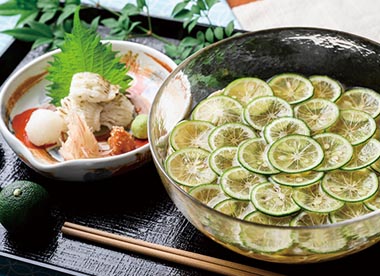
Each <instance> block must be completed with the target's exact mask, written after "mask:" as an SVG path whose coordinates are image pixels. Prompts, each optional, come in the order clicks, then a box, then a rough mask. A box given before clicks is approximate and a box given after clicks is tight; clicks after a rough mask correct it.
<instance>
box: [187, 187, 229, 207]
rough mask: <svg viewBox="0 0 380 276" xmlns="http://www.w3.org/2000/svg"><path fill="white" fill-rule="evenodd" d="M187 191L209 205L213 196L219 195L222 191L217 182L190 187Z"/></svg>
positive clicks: (213, 198)
mask: <svg viewBox="0 0 380 276" xmlns="http://www.w3.org/2000/svg"><path fill="white" fill-rule="evenodd" d="M188 193H189V195H191V196H192V197H194V198H196V199H197V200H199V201H200V202H202V203H204V204H206V205H209V204H210V202H212V201H213V200H215V198H218V197H220V196H221V195H222V194H223V191H222V189H220V186H219V185H218V184H202V185H198V186H195V187H193V188H191V189H190V190H189V192H188ZM211 207H212V206H211Z"/></svg>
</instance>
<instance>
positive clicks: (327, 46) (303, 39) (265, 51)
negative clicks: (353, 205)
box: [149, 28, 380, 263]
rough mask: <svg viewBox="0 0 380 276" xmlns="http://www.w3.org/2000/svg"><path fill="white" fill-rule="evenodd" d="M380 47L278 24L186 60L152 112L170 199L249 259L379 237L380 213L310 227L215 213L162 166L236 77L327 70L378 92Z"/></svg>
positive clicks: (156, 156) (291, 257) (300, 255)
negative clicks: (174, 138)
mask: <svg viewBox="0 0 380 276" xmlns="http://www.w3.org/2000/svg"><path fill="white" fill-rule="evenodd" d="M379 64H380V45H379V44H377V43H375V42H373V41H370V40H368V39H365V38H362V37H358V36H354V35H352V34H348V33H342V32H338V31H333V30H326V29H315V28H281V29H270V30H264V31H259V32H253V33H245V34H242V35H239V36H236V37H233V38H229V39H226V40H224V41H221V42H218V43H215V44H213V45H211V46H209V47H206V48H205V49H203V50H201V51H199V52H198V53H196V54H194V55H193V56H191V57H189V58H188V59H187V60H185V61H184V62H183V63H181V64H180V65H179V66H178V67H177V68H176V69H175V70H174V71H173V72H172V73H171V74H170V75H169V77H168V78H167V79H166V80H165V82H164V83H163V85H162V86H161V88H160V90H159V92H158V93H157V95H156V97H155V99H154V101H153V105H152V109H151V112H150V117H149V139H150V148H151V152H152V156H153V161H154V164H155V166H156V168H157V171H158V173H159V175H160V178H161V180H162V182H163V185H164V186H165V188H166V190H167V192H168V194H169V196H170V198H171V199H172V200H173V202H174V203H175V205H176V206H177V208H178V209H179V210H180V211H181V212H182V213H183V215H184V216H185V217H186V218H187V219H188V220H189V221H190V222H191V223H192V224H193V225H194V226H195V227H196V228H197V229H198V230H199V231H201V232H202V233H203V234H205V235H207V236H208V237H210V238H211V239H213V240H214V241H216V242H218V243H220V244H222V245H223V246H225V247H226V248H229V249H230V250H233V251H235V252H238V253H240V254H242V255H244V256H248V257H251V258H255V259H259V260H264V261H269V262H277V263H313V262H320V261H327V260H332V259H337V258H341V257H344V256H347V255H350V254H353V253H355V252H358V251H361V250H363V249H365V248H368V247H369V246H371V245H373V244H375V243H376V242H378V241H379V240H380V211H379V210H378V211H373V212H371V213H369V214H367V215H363V216H360V217H357V218H355V219H351V220H347V221H344V222H339V223H335V224H328V225H320V226H313V227H288V226H269V225H262V224H256V223H253V222H248V221H243V220H240V219H236V218H233V217H231V216H227V215H225V214H223V213H221V212H218V211H216V210H214V209H212V208H210V207H208V206H206V205H205V204H203V203H200V202H199V201H197V200H196V199H194V198H192V197H191V196H190V195H188V194H187V192H186V191H185V190H183V189H182V188H180V187H179V186H178V185H177V184H176V183H175V182H174V181H173V180H172V179H171V178H170V177H169V175H168V174H167V173H166V172H165V170H164V166H163V163H164V160H165V157H166V155H167V151H168V134H169V132H170V131H171V130H172V128H173V127H174V125H175V124H176V123H177V122H179V121H180V120H182V119H184V118H186V117H187V116H188V115H189V114H190V112H191V111H192V109H193V108H194V106H195V105H196V104H197V103H198V102H199V101H201V100H202V99H204V98H205V97H207V96H208V95H209V94H211V93H212V92H214V91H217V90H219V89H222V88H224V87H225V86H226V85H227V84H228V83H229V82H231V81H232V80H234V79H236V78H239V77H259V78H261V79H264V80H266V79H268V78H270V77H271V76H273V75H276V74H279V73H284V72H296V73H300V74H304V75H306V76H310V75H326V76H330V77H332V78H335V79H337V80H339V81H341V82H342V83H343V84H344V85H346V86H348V87H349V86H354V85H356V86H364V87H368V88H372V89H374V90H375V91H380V78H379V77H378V76H380V66H379Z"/></svg>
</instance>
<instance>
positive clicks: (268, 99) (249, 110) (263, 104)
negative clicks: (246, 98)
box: [243, 96, 293, 130]
mask: <svg viewBox="0 0 380 276" xmlns="http://www.w3.org/2000/svg"><path fill="white" fill-rule="evenodd" d="M243 116H244V120H245V121H246V122H247V123H248V124H249V125H251V126H252V127H253V128H255V129H257V130H262V129H263V128H264V127H265V126H266V125H267V124H268V123H270V122H272V121H273V120H274V119H276V118H280V117H292V116H293V109H292V107H291V105H290V104H289V103H288V102H287V101H285V100H283V99H281V98H279V97H275V96H263V97H259V98H256V99H253V100H252V101H250V102H249V103H248V104H247V106H246V107H245V108H244V110H243Z"/></svg>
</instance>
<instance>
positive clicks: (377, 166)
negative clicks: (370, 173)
mask: <svg viewBox="0 0 380 276" xmlns="http://www.w3.org/2000/svg"><path fill="white" fill-rule="evenodd" d="M371 168H372V169H373V170H374V171H376V172H377V173H380V159H378V160H377V161H376V162H375V163H372V164H371Z"/></svg>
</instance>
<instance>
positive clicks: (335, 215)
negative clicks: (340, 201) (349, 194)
mask: <svg viewBox="0 0 380 276" xmlns="http://www.w3.org/2000/svg"><path fill="white" fill-rule="evenodd" d="M371 212H372V210H370V209H368V208H367V207H366V206H365V204H364V203H362V202H356V203H346V204H344V206H343V207H342V208H340V209H338V210H336V211H335V212H332V213H330V220H331V222H332V223H336V222H340V221H345V220H349V219H352V218H357V217H360V216H363V215H365V214H369V213H371Z"/></svg>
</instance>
